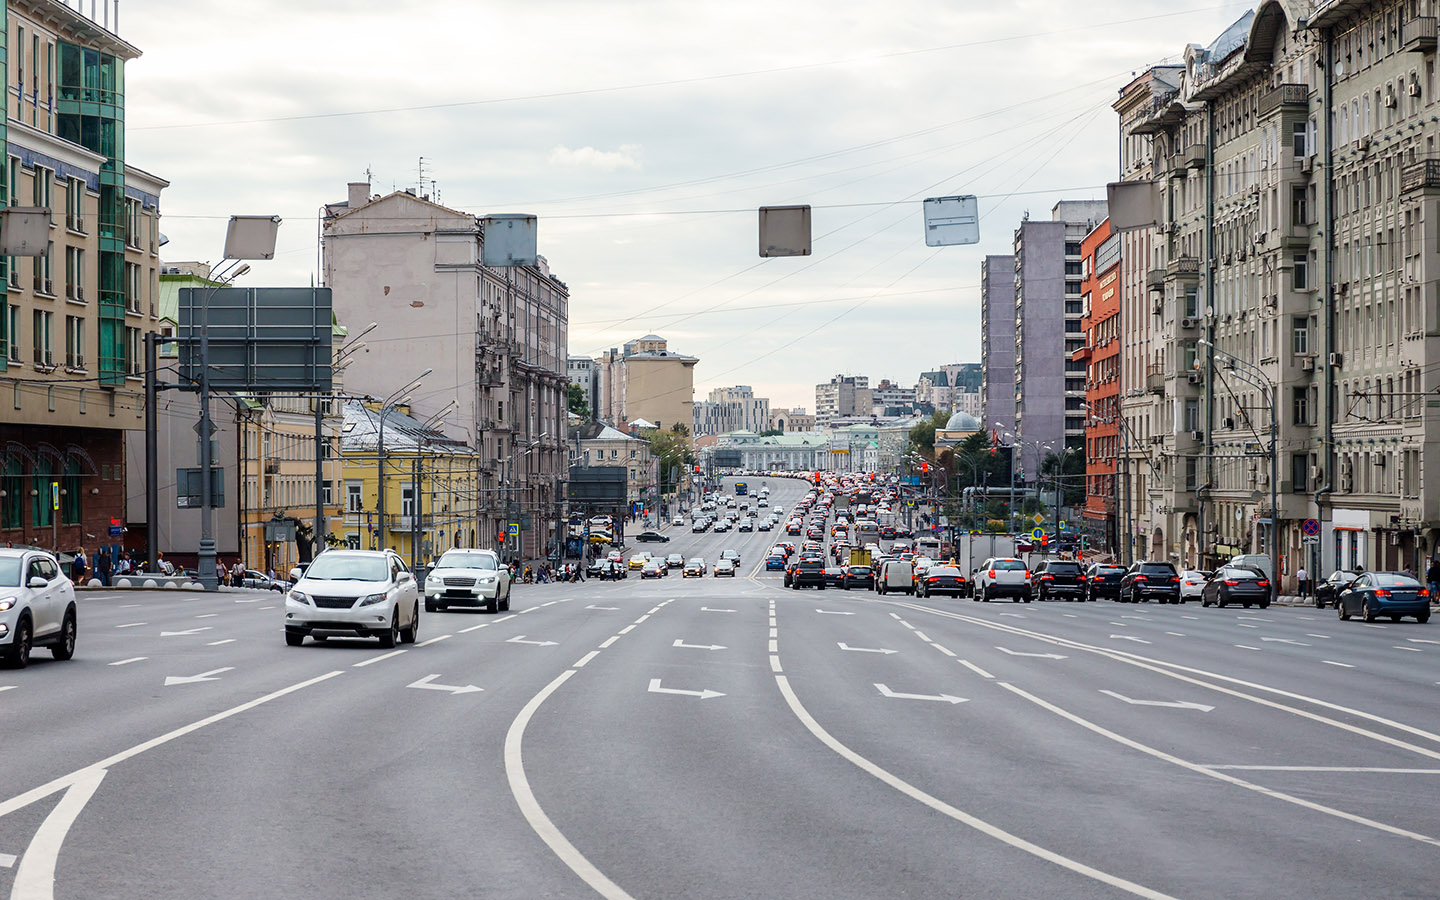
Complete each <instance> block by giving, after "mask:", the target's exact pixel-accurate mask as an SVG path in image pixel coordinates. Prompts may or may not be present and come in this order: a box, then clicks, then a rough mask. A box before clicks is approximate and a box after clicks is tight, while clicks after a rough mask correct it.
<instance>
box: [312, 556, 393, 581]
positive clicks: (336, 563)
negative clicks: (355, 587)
mask: <svg viewBox="0 0 1440 900" xmlns="http://www.w3.org/2000/svg"><path fill="white" fill-rule="evenodd" d="M389 569H390V566H389V563H388V562H387V561H386V559H385V558H384V557H383V556H344V555H339V554H329V553H326V554H324V555H322V556H321V557H320V558H319V559H317V560H315V561H314V562H313V563H311V564H310V568H308V569H306V570H305V577H306V578H310V579H315V580H319V581H386V580H387V579H388V578H389V576H388V574H387V573H388V572H389Z"/></svg>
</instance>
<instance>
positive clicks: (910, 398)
mask: <svg viewBox="0 0 1440 900" xmlns="http://www.w3.org/2000/svg"><path fill="white" fill-rule="evenodd" d="M870 395H871V401H870V402H871V409H870V411H871V413H872V414H873V415H876V416H905V415H909V414H910V413H911V412H912V411H913V410H914V409H915V389H914V388H913V387H908V388H907V387H902V386H901V385H898V384H895V383H894V382H892V381H891V380H890V379H888V378H884V379H881V381H880V383H879V384H877V385H875V387H873V388H871V389H870Z"/></svg>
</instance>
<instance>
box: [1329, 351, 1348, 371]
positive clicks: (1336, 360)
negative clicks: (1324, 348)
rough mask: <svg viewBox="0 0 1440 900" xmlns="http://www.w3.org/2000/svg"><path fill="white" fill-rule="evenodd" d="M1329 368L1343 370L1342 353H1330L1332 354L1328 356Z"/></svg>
mask: <svg viewBox="0 0 1440 900" xmlns="http://www.w3.org/2000/svg"><path fill="white" fill-rule="evenodd" d="M1330 366H1331V368H1335V369H1343V368H1345V354H1343V353H1332V354H1330Z"/></svg>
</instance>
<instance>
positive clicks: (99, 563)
mask: <svg viewBox="0 0 1440 900" xmlns="http://www.w3.org/2000/svg"><path fill="white" fill-rule="evenodd" d="M111 571H112V564H111V562H110V551H109V550H101V551H100V552H99V553H98V554H96V557H95V575H96V577H98V578H99V579H100V583H101V584H102V585H104V586H105V587H109V586H110V573H111Z"/></svg>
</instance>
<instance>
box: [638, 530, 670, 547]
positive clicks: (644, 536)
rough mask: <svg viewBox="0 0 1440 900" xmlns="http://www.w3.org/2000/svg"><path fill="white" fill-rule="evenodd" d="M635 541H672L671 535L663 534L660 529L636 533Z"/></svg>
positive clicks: (654, 542) (647, 542)
mask: <svg viewBox="0 0 1440 900" xmlns="http://www.w3.org/2000/svg"><path fill="white" fill-rule="evenodd" d="M635 543H637V544H668V543H670V537H669V536H668V535H664V534H661V533H660V532H658V531H642V532H640V533H639V534H637V535H635Z"/></svg>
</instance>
